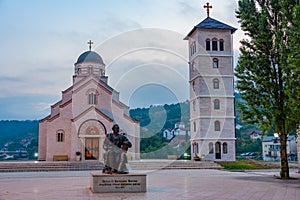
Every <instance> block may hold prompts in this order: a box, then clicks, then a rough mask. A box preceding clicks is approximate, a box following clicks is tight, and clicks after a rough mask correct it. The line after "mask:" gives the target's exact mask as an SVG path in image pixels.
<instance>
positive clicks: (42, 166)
mask: <svg viewBox="0 0 300 200" xmlns="http://www.w3.org/2000/svg"><path fill="white" fill-rule="evenodd" d="M103 166H104V164H103V163H102V162H99V161H86V162H68V161H58V162H45V161H41V162H38V161H31V162H30V161H28V162H0V173H1V172H29V171H31V172H32V171H87V170H97V171H101V170H102V168H103ZM129 169H130V170H160V169H170V170H171V169H222V167H221V166H220V165H219V164H217V163H214V162H204V161H177V160H175V161H172V160H171V161H170V160H139V161H129Z"/></svg>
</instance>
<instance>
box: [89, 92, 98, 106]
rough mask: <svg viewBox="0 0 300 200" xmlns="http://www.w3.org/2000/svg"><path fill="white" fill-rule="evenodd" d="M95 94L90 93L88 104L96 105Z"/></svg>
mask: <svg viewBox="0 0 300 200" xmlns="http://www.w3.org/2000/svg"><path fill="white" fill-rule="evenodd" d="M96 100H97V99H96V94H95V93H90V94H89V104H96Z"/></svg>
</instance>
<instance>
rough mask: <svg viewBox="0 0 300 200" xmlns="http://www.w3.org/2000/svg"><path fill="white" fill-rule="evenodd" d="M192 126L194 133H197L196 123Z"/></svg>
mask: <svg viewBox="0 0 300 200" xmlns="http://www.w3.org/2000/svg"><path fill="white" fill-rule="evenodd" d="M193 125H194V132H196V131H197V126H196V123H195V122H194V123H193Z"/></svg>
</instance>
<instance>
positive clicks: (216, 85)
mask: <svg viewBox="0 0 300 200" xmlns="http://www.w3.org/2000/svg"><path fill="white" fill-rule="evenodd" d="M213 83H214V89H219V87H220V86H219V80H218V79H214V80H213Z"/></svg>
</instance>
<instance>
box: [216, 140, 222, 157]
mask: <svg viewBox="0 0 300 200" xmlns="http://www.w3.org/2000/svg"><path fill="white" fill-rule="evenodd" d="M216 159H221V143H220V142H216Z"/></svg>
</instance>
